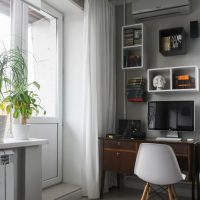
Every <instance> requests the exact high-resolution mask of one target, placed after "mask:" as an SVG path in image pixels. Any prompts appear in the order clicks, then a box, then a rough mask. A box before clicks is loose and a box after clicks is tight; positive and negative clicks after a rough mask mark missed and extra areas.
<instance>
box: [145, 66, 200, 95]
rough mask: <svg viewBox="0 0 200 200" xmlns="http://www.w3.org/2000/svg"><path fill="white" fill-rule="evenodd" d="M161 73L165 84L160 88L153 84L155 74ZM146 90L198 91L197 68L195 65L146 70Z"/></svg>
mask: <svg viewBox="0 0 200 200" xmlns="http://www.w3.org/2000/svg"><path fill="white" fill-rule="evenodd" d="M157 75H161V76H163V77H164V78H165V80H166V84H165V87H164V88H163V89H162V90H157V89H156V88H155V87H154V86H153V79H154V77H155V76H157ZM147 85H148V86H147V88H148V92H183V91H188V92H192V91H194V92H198V91H199V68H198V67H197V66H196V65H190V66H179V67H168V68H155V69H148V70H147Z"/></svg>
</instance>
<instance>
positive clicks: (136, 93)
mask: <svg viewBox="0 0 200 200" xmlns="http://www.w3.org/2000/svg"><path fill="white" fill-rule="evenodd" d="M126 91H127V100H128V101H130V102H144V101H145V99H146V88H145V80H144V79H143V78H142V77H134V78H132V79H129V80H128V84H127V89H126Z"/></svg>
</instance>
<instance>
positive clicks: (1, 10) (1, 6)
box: [0, 0, 11, 50]
mask: <svg viewBox="0 0 200 200" xmlns="http://www.w3.org/2000/svg"><path fill="white" fill-rule="evenodd" d="M10 8H11V2H10V1H9V0H0V26H1V27H3V28H1V31H0V42H1V44H0V45H1V47H0V48H4V47H5V48H7V49H8V48H9V47H10V41H11V18H10ZM1 50H2V49H1Z"/></svg>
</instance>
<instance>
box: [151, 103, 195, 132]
mask: <svg viewBox="0 0 200 200" xmlns="http://www.w3.org/2000/svg"><path fill="white" fill-rule="evenodd" d="M148 128H149V130H171V131H194V101H151V102H149V103H148Z"/></svg>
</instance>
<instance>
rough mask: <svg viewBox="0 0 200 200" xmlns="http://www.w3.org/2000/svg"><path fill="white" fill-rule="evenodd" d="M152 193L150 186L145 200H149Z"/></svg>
mask: <svg viewBox="0 0 200 200" xmlns="http://www.w3.org/2000/svg"><path fill="white" fill-rule="evenodd" d="M150 193H151V187H150V185H149V188H148V190H147V195H146V199H145V200H149V197H150Z"/></svg>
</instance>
